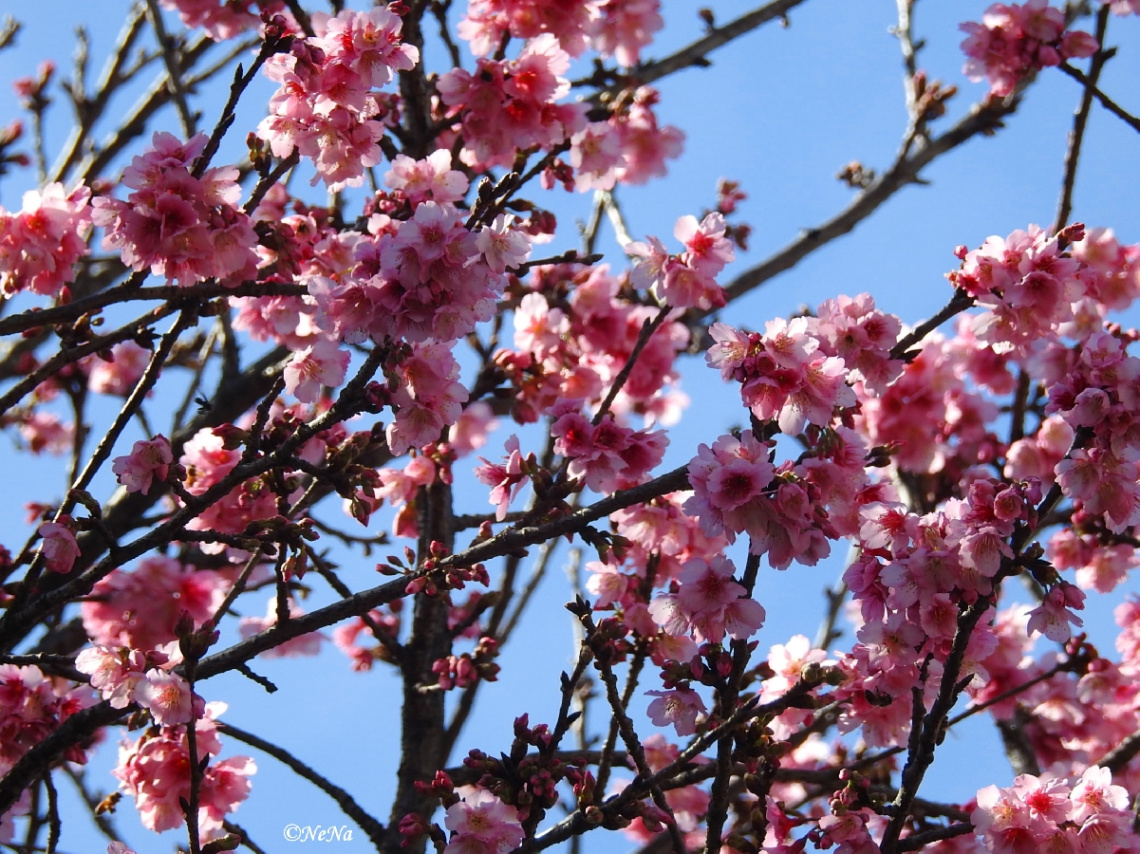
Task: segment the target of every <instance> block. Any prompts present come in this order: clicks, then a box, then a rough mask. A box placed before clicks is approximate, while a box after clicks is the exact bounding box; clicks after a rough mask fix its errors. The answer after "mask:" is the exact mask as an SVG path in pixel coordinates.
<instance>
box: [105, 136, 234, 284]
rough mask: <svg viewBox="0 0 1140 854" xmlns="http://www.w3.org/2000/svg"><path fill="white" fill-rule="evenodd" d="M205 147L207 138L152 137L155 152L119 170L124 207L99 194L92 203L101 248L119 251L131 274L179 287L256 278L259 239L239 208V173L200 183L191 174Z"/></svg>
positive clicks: (223, 169) (218, 170)
mask: <svg viewBox="0 0 1140 854" xmlns="http://www.w3.org/2000/svg"><path fill="white" fill-rule="evenodd" d="M206 143H207V138H206V135H205V134H197V135H196V136H194V137H192V138H191V139H190V140H189V141H188V142H185V143H182V142H179V140H178V139H177V138H176V137H174V136H173V135H171V134H169V133H165V132H157V133H155V134H154V137H153V139H152V140H151V144H152V146H153V147H152V148H151V149H150V150H148V151H147V152H146V153H145V154H143V155H140V156H136V157H135V158H134V159H133V160H132V161H131V165H130V166H128V167H127V168H126V170H125V171H124V172H123V178H122V183H123V185H124V186H126V187H129V188H130V189H132V190H133V191H134V192H132V193H131V194H130V195H128V196H127V198H126V200H125V201H124V200H121V199H115V198H112V197H110V196H99V197H98V198H96V199H95V200H94V201H93V202H92V206H93V207H94V212H93V214H92V221H93V222H94V223H95V225H98V226H101V227H102V228H103V229H104V235H103V248H104V249H108V250H117V251H118V252H119V254H120V256H121V257H122V259H123V263H124V264H126V265H127V266H128V267H130V268H132V269H134V270H137V271H140V272H141V271H143V270H150V272H152V273H154V274H155V275H156V276H164V277H165V278H166V279H167V281H175V280H177V281H178V283H179V284H181V285H184V286H185V285H191V284H194V283H195V282H200V281H203V280H205V279H220V280H223V281H227V282H238V281H241V280H243V279H251V278H254V276H255V274H256V272H257V255H256V254H255V252H254V246H255V245H256V244H257V235H256V234H255V233H254V231H253V224H252V223H251V221H250V219H249V217H248V216H247V215H246V214H245V213H244V212H243V211H241V210H240V209H238V208H237V207H236V205H237V203H238V202H239V201H240V199H241V196H242V190H241V187H240V186H238V184H237V177H238V170H237V169H236V168H235V167H233V166H218V167H214V168H211V169H207V170H206V171H205V172H203V173H202V175H201V177H198V176H196V175H195V174H194V164H195V162H196V161H197V158H198V157H199V155H201V154H202V152H203V151H204V150H205V148H206Z"/></svg>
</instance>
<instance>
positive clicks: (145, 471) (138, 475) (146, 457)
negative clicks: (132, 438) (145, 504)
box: [111, 435, 174, 495]
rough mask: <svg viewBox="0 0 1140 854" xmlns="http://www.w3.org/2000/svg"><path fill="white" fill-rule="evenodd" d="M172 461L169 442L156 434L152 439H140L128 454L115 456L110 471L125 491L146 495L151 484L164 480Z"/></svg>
mask: <svg viewBox="0 0 1140 854" xmlns="http://www.w3.org/2000/svg"><path fill="white" fill-rule="evenodd" d="M173 462H174V457H173V455H172V451H171V450H170V442H169V441H168V440H167V438H166V437H165V436H162V435H158V436H155V437H154V438H153V439H140V440H139V441H137V442H135V444H134V445H133V446H132V448H131V452H130V453H129V454H127V455H125V456H122V457H115V459H114V461H113V462H112V464H111V471H112V472H114V474H115V477H116V478H117V479H118V481H119V483H121V484H122V485H123V488H124V489H126V490H127V492H141V493H142V494H143V495H146V494H147V493H148V492H150V490H151V487H152V486H154V485H155V484H156V483H159V484H161V483H162V482H163V481H165V480H166V478H167V475H169V474H170V466H171V464H172V463H173Z"/></svg>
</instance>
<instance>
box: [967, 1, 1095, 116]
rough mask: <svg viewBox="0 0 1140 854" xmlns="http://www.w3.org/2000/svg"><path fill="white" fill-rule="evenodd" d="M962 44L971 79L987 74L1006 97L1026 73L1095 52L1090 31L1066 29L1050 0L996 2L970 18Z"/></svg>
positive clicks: (993, 86) (992, 86) (994, 88)
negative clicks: (978, 19) (979, 18)
mask: <svg viewBox="0 0 1140 854" xmlns="http://www.w3.org/2000/svg"><path fill="white" fill-rule="evenodd" d="M960 29H961V30H962V31H963V32H965V33H967V38H966V40H965V41H963V42H962V50H963V51H964V52H965V54H966V56H967V57H969V59H968V60H967V62H966V68H965V72H966V74H967V76H968V77H969V78H970V79H971V80H981V79H982V78H983V77H985V78H988V79H989V82H990V92H991V93H992V94H994V95H996V96H998V97H1002V98H1004V97H1005V96H1006V95H1008V94H1010V93H1011V92H1012V91H1013V90H1014V88H1015V87H1016V86H1017V84H1018V83H1020V82H1021V80H1022V79H1023V78H1025V77H1026V76H1027V75H1029V74H1031V73H1032V72H1034V71H1037V70H1039V69H1041V68H1044V67H1046V66H1052V65H1059V64H1060V63H1061V62H1062V60H1064V59H1070V58H1073V57H1082V56H1091V55H1092V54H1093V53H1095V52H1096V50H1097V47H1098V45H1097V43H1096V40H1095V39H1093V38H1092V36H1090V35H1089V34H1088V33H1083V32H1079V31H1074V32H1068V33H1066V32H1064V29H1065V16H1064V13H1063V12H1062V11H1061V10H1060V9H1055V8H1052V7H1050V6H1049V5H1048V0H1028V1H1027V2H1026V3H1025V4H1024V5H1019V4H1016V3H1011V4H1009V5H1006V4H1002V3H995V4H993V5H992V6H990V7H989V8H988V9H986V12H985V14H984V15H983V16H982V22H981V23H980V24H978V23H974V22H969V23H965V24H962V25H961V27H960Z"/></svg>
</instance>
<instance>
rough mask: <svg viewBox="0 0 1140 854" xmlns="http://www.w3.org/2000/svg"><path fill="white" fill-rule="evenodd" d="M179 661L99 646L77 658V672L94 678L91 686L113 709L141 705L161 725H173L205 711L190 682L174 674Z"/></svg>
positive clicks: (153, 652)
mask: <svg viewBox="0 0 1140 854" xmlns="http://www.w3.org/2000/svg"><path fill="white" fill-rule="evenodd" d="M167 646H168V648H170V647H173V644H169V645H167ZM179 658H180V656H178V655H175V656H173V657H170V656H167V655H166V653H164V652H162V651H161V650H151V651H149V652H146V651H143V650H139V649H129V648H127V647H119V648H118V649H111V648H109V647H106V646H103V645H102V644H95V645H94V646H91V647H88V648H87V649H84V650H83V651H82V652H80V653H79V655H77V656H76V657H75V669H76V670H78V671H79V672H80V673H86V674H87V675H88V677H90V680H91V687H92V688H94V689H95V690H97V691H98V692H99V694H100V696H102V698H103V699H104V700H107V701H109V702H110V704H111V706H112V707H113V708H116V709H125V708H126V707H127V706H128V705H130V704H131V703H137V704H138V705H139V706H141V707H142V708H144V709H146V710H148V711H149V712H150V714H151V717H152V718H154V722H155V723H156V724H158V725H159V726H173V725H175V724H184V723H189V722H190V721H191V720H193V719H194V718H197V717H201V716H202V714H203V712H204V710H205V706H204V704H203V702H202V699H201V698H200V697H198V696H197V695H196V694H194V692H193V691H192V690H191V689H190V685H189V683H187V681H186V680H185V679H183V678H182V677H181V676H179V675H178V674H177V673H173V672H171V671H170V668H172V667H174V666H175V665H176V664H178V663H179Z"/></svg>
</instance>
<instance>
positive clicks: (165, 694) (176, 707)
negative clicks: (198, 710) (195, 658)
mask: <svg viewBox="0 0 1140 854" xmlns="http://www.w3.org/2000/svg"><path fill="white" fill-rule="evenodd" d="M134 699H135V701H136V702H137V703H138V704H139V705H140V706H142V707H143V708H144V709H147V710H149V711H150V713H151V716H152V717H153V718H154V722H155V723H156V724H158V725H159V726H173V725H174V724H184V723H188V722H189V721H190V720H191V719H192V718H193V717H194V715H193V706H194V699H195V697H194V693H193V691H191V690H190V685H189V683H188V682H187V681H186V680H185V679H183V678H182V677H181V676H179V675H178V674H177V673H166V672H164V671H162V670H158V669H153V668H152V669H151V670H148V671H147V672H146V675H145V676H144V677H143V679H142V680H140V681H139V682H138V684H137V685H136V686H135V691H134Z"/></svg>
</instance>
